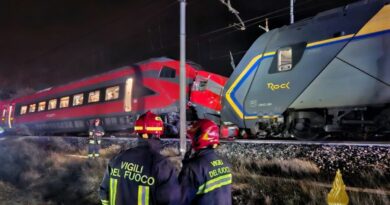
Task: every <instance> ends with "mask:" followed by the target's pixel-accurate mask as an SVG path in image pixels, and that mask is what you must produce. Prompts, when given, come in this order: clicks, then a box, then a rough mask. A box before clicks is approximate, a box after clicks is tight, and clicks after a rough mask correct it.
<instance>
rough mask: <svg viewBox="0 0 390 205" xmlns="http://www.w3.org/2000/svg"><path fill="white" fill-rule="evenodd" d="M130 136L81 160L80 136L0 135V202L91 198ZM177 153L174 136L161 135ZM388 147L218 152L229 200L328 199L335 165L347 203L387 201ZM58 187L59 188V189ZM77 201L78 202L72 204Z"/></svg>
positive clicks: (231, 147) (252, 146) (229, 147)
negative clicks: (226, 167)
mask: <svg viewBox="0 0 390 205" xmlns="http://www.w3.org/2000/svg"><path fill="white" fill-rule="evenodd" d="M135 143H136V141H135V139H125V138H106V139H105V140H104V141H103V149H102V156H103V157H102V158H101V159H99V160H95V161H93V162H88V161H87V159H85V154H86V152H85V151H86V139H85V138H35V137H32V138H14V139H6V140H1V141H0V156H1V157H0V163H1V164H2V165H3V166H2V168H1V169H0V180H1V181H0V191H2V193H3V194H2V195H1V196H0V199H1V200H2V201H6V202H7V201H8V202H15V201H18V200H19V201H20V202H21V203H19V204H23V203H24V202H27V201H31V199H33V200H35V201H36V202H37V204H40V205H43V204H60V203H59V202H65V204H70V203H76V202H82V203H83V204H96V203H98V199H97V191H96V190H97V188H98V186H99V182H100V179H101V176H102V174H103V171H104V169H105V165H106V163H107V161H108V160H109V158H111V157H112V156H113V155H114V154H115V153H118V152H120V151H121V150H123V149H126V148H129V147H132V146H134V145H135ZM163 143H164V145H165V147H166V150H165V154H167V155H170V156H171V159H172V161H174V162H175V163H176V165H177V167H178V169H180V160H178V158H177V157H175V156H174V155H175V154H176V153H177V152H175V148H177V146H178V142H177V140H164V141H163ZM389 152H390V148H389V146H387V144H377V145H375V144H372V143H371V144H356V143H352V144H348V143H343V144H339V145H338V144H337V143H324V144H321V143H315V144H310V143H309V144H299V143H297V142H296V141H292V142H291V143H290V142H283V143H282V142H280V141H278V142H275V143H274V142H264V141H262V142H253V143H251V142H224V143H222V144H221V145H220V146H219V148H218V153H219V154H221V155H223V156H224V157H225V158H227V159H228V160H229V161H230V162H231V164H232V167H233V169H232V171H233V176H234V179H233V181H234V182H233V199H234V200H233V201H234V204H326V197H327V193H328V192H329V191H330V189H331V184H332V181H333V179H334V175H335V171H336V170H337V169H340V170H341V172H342V174H343V180H344V183H345V185H346V186H347V193H348V195H349V197H350V204H389V202H390V201H389V198H390V183H389V181H390V170H389V167H390V153H389ZM59 191H60V192H61V194H58V193H59ZM76 204H77V203H76Z"/></svg>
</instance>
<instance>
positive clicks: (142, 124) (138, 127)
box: [134, 111, 164, 138]
mask: <svg viewBox="0 0 390 205" xmlns="http://www.w3.org/2000/svg"><path fill="white" fill-rule="evenodd" d="M134 130H135V132H136V133H138V134H139V135H140V136H142V138H150V137H155V138H160V135H162V134H163V133H164V122H163V121H162V120H161V118H160V117H159V116H157V115H156V114H154V113H152V112H150V111H147V112H146V113H145V114H143V115H141V116H140V117H139V118H138V120H137V121H135V126H134Z"/></svg>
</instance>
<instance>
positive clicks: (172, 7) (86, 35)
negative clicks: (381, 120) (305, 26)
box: [0, 0, 354, 98]
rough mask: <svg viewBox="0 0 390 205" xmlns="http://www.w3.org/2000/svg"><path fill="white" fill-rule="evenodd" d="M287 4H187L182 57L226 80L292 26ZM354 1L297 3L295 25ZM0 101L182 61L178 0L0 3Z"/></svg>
mask: <svg viewBox="0 0 390 205" xmlns="http://www.w3.org/2000/svg"><path fill="white" fill-rule="evenodd" d="M289 2H290V1H289V0H231V3H232V6H233V7H234V8H235V9H236V10H238V11H239V12H240V17H241V18H242V19H243V20H244V21H247V20H250V19H253V18H256V19H255V20H252V21H248V22H247V23H246V26H247V29H246V30H244V31H240V30H238V29H236V28H234V27H230V28H229V25H231V24H233V23H236V22H238V21H237V19H236V17H235V16H234V15H233V14H232V13H230V12H229V11H228V9H227V7H226V6H224V5H223V4H222V3H220V0H187V3H188V4H187V59H188V60H191V61H193V62H196V63H197V64H200V65H201V66H202V67H203V68H204V69H205V70H209V71H212V72H215V73H219V74H222V75H224V76H229V75H230V73H231V72H232V68H231V66H230V58H229V51H231V52H232V53H233V55H234V59H235V62H236V64H237V63H238V62H239V60H240V59H241V57H242V55H243V54H244V53H245V51H246V50H247V49H248V48H249V46H250V45H251V43H252V42H253V41H254V40H255V39H256V38H257V37H258V36H259V35H261V34H262V33H263V32H264V31H263V30H261V29H260V28H258V25H259V24H262V25H264V19H265V17H268V18H269V25H270V28H271V29H272V28H276V27H280V26H283V25H286V24H288V23H289V8H288V7H289ZM350 2H354V0H326V1H324V0H297V1H296V7H295V9H296V13H295V19H296V21H298V20H300V19H304V18H307V17H311V16H313V15H315V14H316V13H318V12H320V11H324V10H328V9H331V8H334V7H337V6H341V5H346V4H348V3H350ZM0 28H1V30H0V86H1V87H0V97H1V98H5V97H7V96H9V94H12V93H15V92H16V91H17V90H21V89H25V88H32V89H35V90H38V89H43V88H46V87H50V86H55V85H59V84H63V83H68V82H70V81H72V80H77V79H80V78H83V77H87V76H90V75H94V74H98V73H102V72H105V71H109V70H110V69H114V68H117V67H121V66H124V65H130V64H132V63H136V62H139V61H142V60H146V59H149V58H152V57H161V56H166V57H170V58H175V59H178V58H179V2H178V1H177V0H127V1H126V0H1V1H0Z"/></svg>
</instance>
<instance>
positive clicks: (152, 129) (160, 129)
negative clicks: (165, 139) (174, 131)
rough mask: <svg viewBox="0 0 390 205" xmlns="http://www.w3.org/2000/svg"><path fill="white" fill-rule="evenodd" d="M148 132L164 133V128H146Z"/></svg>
mask: <svg viewBox="0 0 390 205" xmlns="http://www.w3.org/2000/svg"><path fill="white" fill-rule="evenodd" d="M146 130H147V131H162V130H163V128H162V127H146Z"/></svg>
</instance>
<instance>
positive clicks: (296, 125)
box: [290, 118, 325, 141]
mask: <svg viewBox="0 0 390 205" xmlns="http://www.w3.org/2000/svg"><path fill="white" fill-rule="evenodd" d="M311 124H312V123H311V122H310V119H307V118H299V119H295V120H294V122H293V125H292V126H291V130H290V133H291V136H292V137H293V138H296V139H298V140H304V141H310V140H321V139H323V138H324V137H325V133H324V131H323V129H322V128H317V127H312V126H311Z"/></svg>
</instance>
